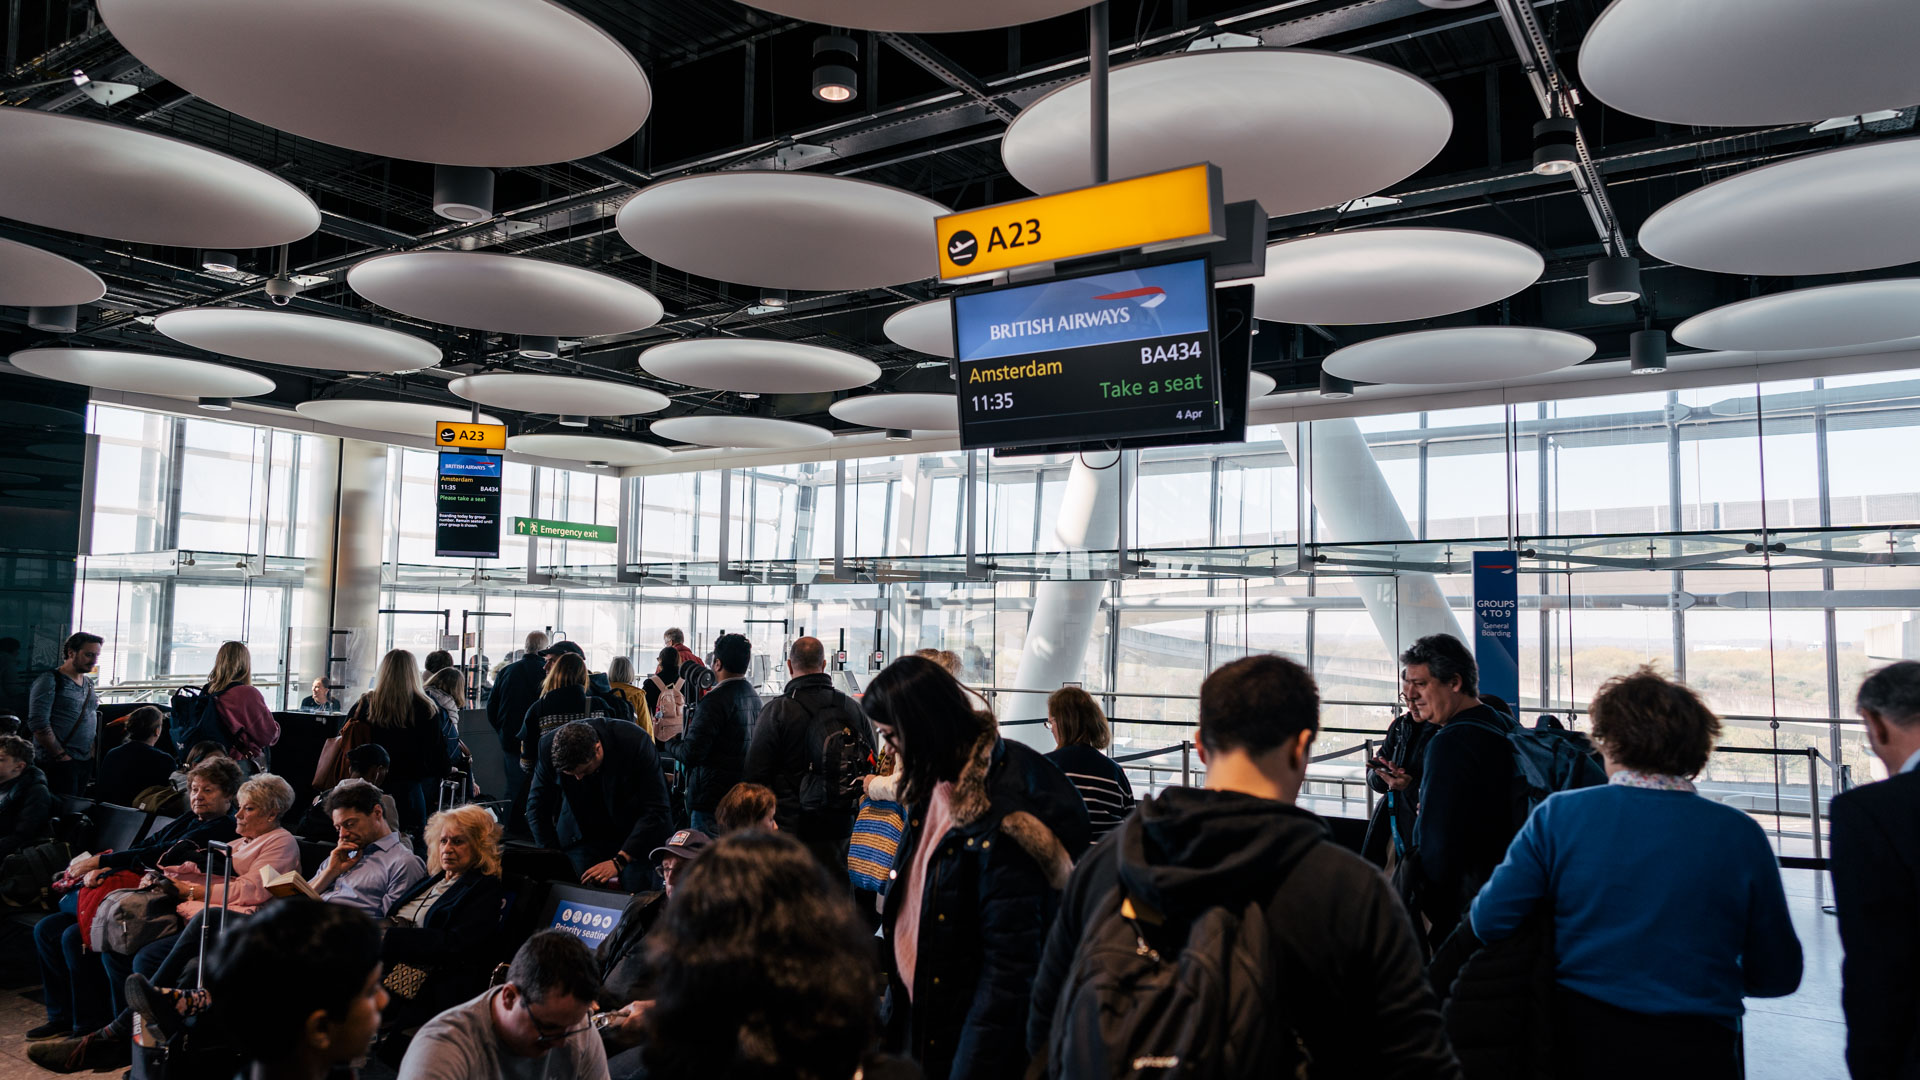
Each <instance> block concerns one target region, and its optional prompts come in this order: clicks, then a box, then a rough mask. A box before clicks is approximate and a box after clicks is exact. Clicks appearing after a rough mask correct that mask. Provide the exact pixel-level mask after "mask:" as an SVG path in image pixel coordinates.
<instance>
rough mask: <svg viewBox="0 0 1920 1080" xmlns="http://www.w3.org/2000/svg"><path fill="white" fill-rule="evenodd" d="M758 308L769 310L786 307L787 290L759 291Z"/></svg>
mask: <svg viewBox="0 0 1920 1080" xmlns="http://www.w3.org/2000/svg"><path fill="white" fill-rule="evenodd" d="M760 306H761V307H770V308H783V307H786V306H787V290H785V289H761V290H760Z"/></svg>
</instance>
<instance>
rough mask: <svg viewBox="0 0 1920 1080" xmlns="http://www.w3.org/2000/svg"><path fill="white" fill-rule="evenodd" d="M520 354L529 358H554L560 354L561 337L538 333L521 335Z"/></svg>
mask: <svg viewBox="0 0 1920 1080" xmlns="http://www.w3.org/2000/svg"><path fill="white" fill-rule="evenodd" d="M520 355H521V356H524V357H526V358H527V359H529V360H552V359H553V358H554V357H556V356H559V355H560V339H559V338H557V337H542V336H540V335H538V334H521V335H520Z"/></svg>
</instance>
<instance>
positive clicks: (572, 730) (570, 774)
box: [527, 716, 673, 892]
mask: <svg viewBox="0 0 1920 1080" xmlns="http://www.w3.org/2000/svg"><path fill="white" fill-rule="evenodd" d="M539 755H540V756H539V758H538V760H536V761H535V762H534V772H533V783H532V785H531V786H530V787H529V789H528V792H527V824H528V825H529V826H530V827H531V828H532V830H533V839H534V842H535V843H538V844H540V845H541V846H542V847H549V848H556V849H558V850H560V851H564V852H565V853H566V855H567V858H568V859H569V860H571V861H572V863H573V868H574V871H575V872H576V873H578V874H579V875H580V880H581V881H582V882H584V883H586V884H589V885H610V884H614V883H616V882H617V883H618V885H619V887H620V888H623V889H626V890H627V891H628V892H639V891H640V890H642V889H645V888H647V887H648V885H649V884H650V883H651V878H652V874H651V873H650V870H649V868H648V866H647V864H646V861H645V860H646V858H647V855H648V853H649V852H651V851H653V849H654V848H656V847H659V846H660V845H661V844H662V843H664V842H665V840H666V837H667V834H668V833H670V832H671V831H672V830H673V818H672V814H671V812H670V811H669V810H668V809H667V788H666V782H665V780H664V779H663V778H662V777H661V775H660V759H659V757H658V756H657V755H656V754H655V753H654V749H653V740H652V739H651V738H648V737H647V733H646V732H644V731H642V730H640V726H639V725H638V724H634V723H631V722H629V721H626V720H609V719H607V718H606V717H604V716H592V717H588V718H586V719H584V720H573V721H569V722H568V723H566V724H563V725H561V726H560V727H559V728H557V729H555V730H553V731H551V732H549V733H547V734H546V735H543V736H541V737H540V744H539Z"/></svg>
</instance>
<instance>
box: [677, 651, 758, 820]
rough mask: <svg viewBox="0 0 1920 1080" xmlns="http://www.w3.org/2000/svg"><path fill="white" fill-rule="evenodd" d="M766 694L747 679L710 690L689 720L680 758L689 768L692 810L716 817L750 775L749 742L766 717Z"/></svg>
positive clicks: (725, 683) (678, 754)
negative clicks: (762, 713) (763, 699)
mask: <svg viewBox="0 0 1920 1080" xmlns="http://www.w3.org/2000/svg"><path fill="white" fill-rule="evenodd" d="M760 708H761V705H760V695H759V694H756V693H754V690H753V684H752V683H750V682H748V681H747V680H745V679H728V680H726V681H725V682H722V683H720V684H719V685H717V686H715V687H714V688H713V689H712V690H710V691H708V692H707V696H706V697H703V698H701V699H700V703H699V704H698V705H696V706H694V708H693V711H692V712H691V713H689V714H688V716H687V730H686V734H685V735H683V736H682V737H681V739H680V743H679V747H678V750H677V752H676V754H675V756H676V757H677V758H679V760H680V763H681V764H683V765H685V766H686V767H687V810H688V811H689V812H694V811H698V812H700V813H703V814H711V813H713V811H714V810H715V809H716V808H717V807H718V806H719V805H720V800H721V799H724V798H726V797H727V792H729V791H732V790H733V785H735V784H737V783H739V782H740V781H741V780H742V779H743V778H745V776H746V773H747V743H748V742H749V741H751V740H752V738H753V725H754V722H755V721H757V720H758V719H759V718H760Z"/></svg>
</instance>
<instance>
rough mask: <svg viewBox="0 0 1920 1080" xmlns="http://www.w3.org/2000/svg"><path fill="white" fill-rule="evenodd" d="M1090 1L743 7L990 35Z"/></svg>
mask: <svg viewBox="0 0 1920 1080" xmlns="http://www.w3.org/2000/svg"><path fill="white" fill-rule="evenodd" d="M1089 2H1090V0H975V2H970V3H963V4H956V3H952V2H951V0H752V2H751V3H750V4H748V6H749V7H757V8H759V9H760V10H762V11H771V12H773V13H774V14H776V15H785V16H787V17H788V18H790V19H800V20H803V21H805V22H810V23H819V24H821V25H822V26H844V27H846V28H848V29H851V30H882V31H892V32H894V33H901V34H946V33H954V32H957V31H962V30H993V29H996V28H998V27H1002V26H1014V25H1017V24H1019V23H1030V22H1037V21H1039V20H1041V19H1050V18H1053V17H1054V16H1055V15H1065V14H1066V13H1068V12H1070V11H1079V10H1080V9H1081V8H1083V7H1086V6H1087V4H1088V3H1089Z"/></svg>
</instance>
